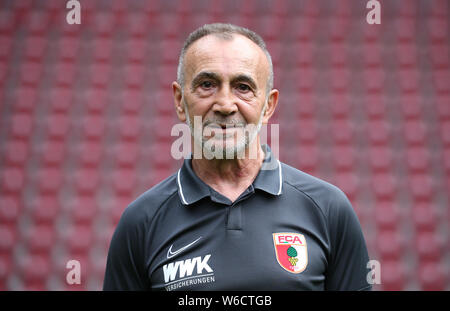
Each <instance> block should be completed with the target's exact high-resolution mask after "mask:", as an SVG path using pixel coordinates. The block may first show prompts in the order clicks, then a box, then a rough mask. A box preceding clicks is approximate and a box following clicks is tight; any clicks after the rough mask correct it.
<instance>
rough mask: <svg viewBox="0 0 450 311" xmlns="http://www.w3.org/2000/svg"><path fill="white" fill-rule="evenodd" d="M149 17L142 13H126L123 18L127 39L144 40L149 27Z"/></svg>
mask: <svg viewBox="0 0 450 311" xmlns="http://www.w3.org/2000/svg"><path fill="white" fill-rule="evenodd" d="M149 20H150V19H149V17H148V15H146V14H145V13H144V12H142V11H136V12H133V13H131V12H130V13H128V14H126V16H125V25H124V26H125V29H126V30H127V32H128V36H129V37H132V38H133V37H134V38H144V37H146V36H147V34H148V28H149V27H151V26H150V22H149Z"/></svg>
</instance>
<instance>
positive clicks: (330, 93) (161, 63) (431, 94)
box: [0, 0, 450, 290]
mask: <svg viewBox="0 0 450 311" xmlns="http://www.w3.org/2000/svg"><path fill="white" fill-rule="evenodd" d="M66 2H67V1H65V0H45V1H44V0H42V1H32V0H29V1H28V0H14V1H13V0H1V1H0V289H1V290H99V289H101V287H102V282H103V273H104V268H105V262H106V254H107V250H108V246H109V241H110V238H111V235H112V232H113V230H114V228H115V225H116V224H117V221H118V219H119V217H120V215H121V213H122V211H123V210H124V208H125V207H126V206H127V204H128V203H129V202H131V201H132V200H133V199H134V198H135V197H136V196H137V195H139V194H140V193H142V192H144V191H145V190H147V189H148V188H150V187H151V186H153V185H154V184H156V183H157V182H158V181H160V180H162V179H164V178H165V177H167V176H169V175H170V174H172V173H173V172H175V170H176V169H177V168H178V167H179V166H180V164H181V162H180V161H175V160H173V159H172V158H171V156H170V146H171V143H172V142H173V140H174V138H173V137H171V136H170V129H171V127H172V125H174V124H175V123H177V119H176V117H175V113H174V109H173V100H172V97H171V96H172V95H171V86H170V83H171V82H172V81H173V80H174V79H175V77H176V65H177V61H178V55H179V51H180V48H181V44H182V42H183V40H184V39H185V37H186V36H187V34H188V33H189V32H191V31H192V30H194V29H195V28H197V27H198V26H200V25H203V24H205V23H209V22H219V21H220V22H231V23H235V24H238V25H242V26H246V27H249V28H250V29H252V30H255V31H256V32H258V33H259V34H261V35H262V37H263V38H264V39H265V40H266V42H267V45H268V48H269V50H270V52H271V54H272V57H273V60H274V67H275V87H276V88H278V89H279V90H280V91H281V97H280V104H279V106H278V112H277V113H276V115H275V117H274V119H273V120H272V123H279V124H280V134H281V137H280V147H281V150H280V158H281V160H282V161H284V162H286V163H288V164H290V165H292V166H294V167H297V168H299V169H301V170H304V171H306V172H308V173H310V174H313V175H315V176H318V177H320V178H323V179H325V180H328V181H330V182H332V183H334V184H336V185H337V186H339V187H340V188H341V189H342V190H344V192H345V193H346V194H347V196H348V197H349V198H350V200H351V201H352V203H353V205H354V208H355V211H356V213H357V214H358V216H359V219H360V221H361V224H362V227H363V231H364V233H365V237H366V241H367V244H368V247H369V253H370V257H371V259H376V260H378V261H379V262H380V263H381V282H382V283H381V284H380V285H375V286H374V289H375V290H449V289H450V276H449V275H450V264H449V263H450V258H449V256H450V248H449V244H450V243H449V221H450V212H449V210H450V209H449V206H450V201H449V199H450V198H449V190H450V67H449V65H450V61H449V43H450V41H449V30H450V28H449V1H448V0H430V1H428V0H426V1H425V0H423V1H418V0H410V1H386V0H384V1H380V2H381V6H382V15H381V25H368V24H367V22H366V15H367V13H368V11H369V10H368V9H366V3H367V1H365V0H355V1H344V0H339V1H317V0H308V1H298V0H282V1H269V0H246V1H238V0H198V1H197V0H189V1H181V0H179V1H171V0H166V1H162V0H161V1H160V0H149V1H141V0H134V1H125V0H103V1H93V0H80V3H81V6H82V11H81V25H68V24H67V22H66V14H67V12H68V11H69V10H68V9H66V7H65V6H66ZM70 259H77V260H79V261H80V263H81V268H82V275H81V281H82V284H81V285H68V284H66V273H67V272H68V269H66V267H65V265H66V263H67V261H68V260H70Z"/></svg>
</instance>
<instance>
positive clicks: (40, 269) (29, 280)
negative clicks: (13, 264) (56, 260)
mask: <svg viewBox="0 0 450 311" xmlns="http://www.w3.org/2000/svg"><path fill="white" fill-rule="evenodd" d="M18 268H19V273H20V275H21V277H22V278H23V281H24V287H25V289H26V290H45V282H46V281H47V279H48V278H49V276H50V271H51V262H50V257H49V256H48V255H41V254H38V255H27V256H22V257H20V258H19V262H18Z"/></svg>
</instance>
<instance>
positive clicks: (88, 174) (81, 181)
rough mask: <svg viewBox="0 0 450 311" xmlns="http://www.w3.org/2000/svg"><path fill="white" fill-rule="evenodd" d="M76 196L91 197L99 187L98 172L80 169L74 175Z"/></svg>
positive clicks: (90, 169) (91, 169)
mask: <svg viewBox="0 0 450 311" xmlns="http://www.w3.org/2000/svg"><path fill="white" fill-rule="evenodd" d="M74 183H75V189H76V190H77V193H78V195H93V194H94V193H95V192H96V191H97V189H98V187H99V185H100V172H99V170H96V169H93V168H82V169H79V170H77V171H76V172H75V174H74Z"/></svg>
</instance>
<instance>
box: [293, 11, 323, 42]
mask: <svg viewBox="0 0 450 311" xmlns="http://www.w3.org/2000/svg"><path fill="white" fill-rule="evenodd" d="M317 23H318V21H317V19H316V18H315V17H313V16H307V15H306V16H301V17H299V18H295V19H294V25H293V29H297V30H298V31H296V32H295V34H296V39H297V40H299V41H308V40H310V39H311V38H314V35H315V34H316V31H317V28H316V26H317Z"/></svg>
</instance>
